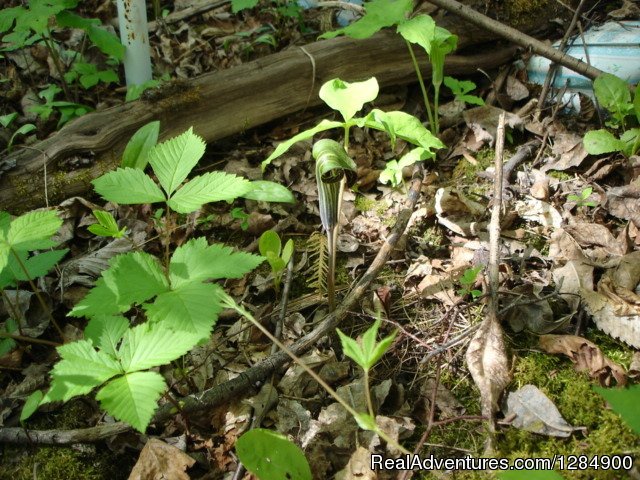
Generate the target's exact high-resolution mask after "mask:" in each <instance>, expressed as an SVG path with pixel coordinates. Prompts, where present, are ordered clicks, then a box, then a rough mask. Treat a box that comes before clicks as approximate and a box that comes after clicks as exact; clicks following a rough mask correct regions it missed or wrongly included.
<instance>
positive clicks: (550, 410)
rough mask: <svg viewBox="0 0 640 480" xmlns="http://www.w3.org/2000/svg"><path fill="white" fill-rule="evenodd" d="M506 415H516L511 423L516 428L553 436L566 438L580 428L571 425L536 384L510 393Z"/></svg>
mask: <svg viewBox="0 0 640 480" xmlns="http://www.w3.org/2000/svg"><path fill="white" fill-rule="evenodd" d="M504 416H505V417H506V418H511V417H513V416H515V418H513V420H512V421H511V423H510V425H511V426H513V427H515V428H519V429H521V430H526V431H528V432H533V433H539V434H541V435H548V436H551V437H565V438H566V437H569V436H570V435H571V433H572V432H574V431H575V430H580V428H579V427H572V426H571V425H569V423H567V421H566V420H565V419H564V418H562V415H561V414H560V412H559V411H558V409H557V407H556V406H555V405H554V404H553V402H552V401H551V400H550V399H549V397H547V396H546V395H545V394H544V393H543V392H542V391H540V389H538V387H536V386H534V385H524V386H523V387H521V388H519V389H518V390H517V391H515V392H510V393H509V395H508V396H507V401H506V409H505V412H504Z"/></svg>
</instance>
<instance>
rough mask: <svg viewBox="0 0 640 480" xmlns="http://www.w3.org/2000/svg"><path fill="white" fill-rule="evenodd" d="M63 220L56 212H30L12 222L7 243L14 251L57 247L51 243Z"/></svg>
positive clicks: (54, 243)
mask: <svg viewBox="0 0 640 480" xmlns="http://www.w3.org/2000/svg"><path fill="white" fill-rule="evenodd" d="M61 225H62V220H61V219H60V217H58V214H57V212H55V211H51V210H50V211H41V212H35V211H34V212H29V213H25V214H24V215H21V216H20V217H18V218H16V219H15V220H13V221H12V222H11V225H10V226H9V232H8V233H7V243H8V244H9V245H11V247H12V248H13V249H14V250H39V249H44V248H49V247H52V246H54V245H56V242H53V241H51V238H50V237H51V236H52V235H54V234H55V233H56V232H57V231H58V229H59V228H60V226H61Z"/></svg>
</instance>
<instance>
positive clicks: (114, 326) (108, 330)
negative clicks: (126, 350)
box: [84, 315, 129, 357]
mask: <svg viewBox="0 0 640 480" xmlns="http://www.w3.org/2000/svg"><path fill="white" fill-rule="evenodd" d="M128 328H129V320H127V319H126V318H125V317H123V316H122V315H98V316H96V317H93V318H91V319H90V320H89V323H87V326H86V327H85V328H84V338H86V339H87V340H91V343H93V345H94V347H97V348H99V349H100V350H101V351H103V352H105V353H107V354H109V355H111V356H112V357H117V356H118V353H117V352H118V343H120V340H121V339H122V336H123V335H124V333H125V332H126V331H127V329H128Z"/></svg>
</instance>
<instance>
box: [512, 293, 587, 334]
mask: <svg viewBox="0 0 640 480" xmlns="http://www.w3.org/2000/svg"><path fill="white" fill-rule="evenodd" d="M512 292H513V293H515V294H521V295H522V297H523V298H524V299H525V302H526V303H522V304H518V303H516V305H514V306H513V307H512V308H510V309H509V310H508V311H507V314H506V319H507V321H508V322H509V326H510V327H511V329H512V330H513V331H514V332H516V333H517V332H521V331H522V330H525V329H526V330H527V331H529V332H533V333H536V334H544V333H550V332H553V331H554V330H557V329H558V328H561V327H562V326H563V325H565V324H566V323H567V322H568V321H569V320H571V317H572V316H573V313H574V312H575V311H576V310H575V309H574V310H573V311H572V312H571V313H569V314H568V315H564V316H562V317H560V318H558V319H556V318H555V313H554V310H553V308H552V306H551V303H550V300H549V299H545V298H541V299H540V301H538V302H535V301H533V300H534V299H535V298H540V297H541V296H542V295H541V293H542V285H534V284H524V285H518V286H516V287H515V288H513V289H512Z"/></svg>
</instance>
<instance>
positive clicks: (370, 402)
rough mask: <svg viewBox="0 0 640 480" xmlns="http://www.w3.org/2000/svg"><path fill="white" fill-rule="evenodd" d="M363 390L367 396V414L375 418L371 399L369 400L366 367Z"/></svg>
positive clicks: (369, 390) (369, 391)
mask: <svg viewBox="0 0 640 480" xmlns="http://www.w3.org/2000/svg"><path fill="white" fill-rule="evenodd" d="M363 371H364V377H363V378H364V392H365V395H366V397H367V408H368V409H369V415H371V416H372V417H373V418H376V415H375V413H374V411H373V401H372V400H371V388H370V385H369V370H368V369H366V368H365V369H364V370H363Z"/></svg>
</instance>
